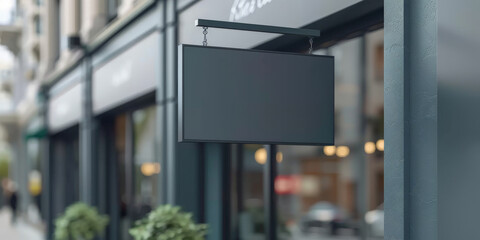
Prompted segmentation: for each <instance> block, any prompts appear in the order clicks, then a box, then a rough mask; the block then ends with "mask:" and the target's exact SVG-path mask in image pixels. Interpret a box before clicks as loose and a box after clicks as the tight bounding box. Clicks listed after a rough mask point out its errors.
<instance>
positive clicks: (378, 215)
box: [365, 204, 384, 238]
mask: <svg viewBox="0 0 480 240" xmlns="http://www.w3.org/2000/svg"><path fill="white" fill-rule="evenodd" d="M365 222H366V223H367V225H368V233H369V236H370V237H378V238H383V226H384V211H383V204H382V205H380V206H378V207H377V208H376V209H375V210H372V211H369V212H367V213H366V214H365Z"/></svg>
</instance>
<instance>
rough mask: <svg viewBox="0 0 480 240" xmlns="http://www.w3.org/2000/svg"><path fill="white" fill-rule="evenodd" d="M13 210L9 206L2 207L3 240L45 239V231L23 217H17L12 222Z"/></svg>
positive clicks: (0, 216) (0, 224) (0, 211)
mask: <svg viewBox="0 0 480 240" xmlns="http://www.w3.org/2000/svg"><path fill="white" fill-rule="evenodd" d="M10 218H11V211H10V209H8V208H3V209H0V236H1V237H0V238H1V239H2V240H3V239H5V240H44V239H45V238H44V236H43V233H42V232H41V231H40V230H38V229H36V228H35V227H33V226H31V225H30V224H28V223H27V222H26V221H25V220H23V218H21V217H19V218H17V222H16V223H15V224H13V225H12V224H11V222H10Z"/></svg>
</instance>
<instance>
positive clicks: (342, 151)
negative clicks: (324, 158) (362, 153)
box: [337, 146, 350, 157]
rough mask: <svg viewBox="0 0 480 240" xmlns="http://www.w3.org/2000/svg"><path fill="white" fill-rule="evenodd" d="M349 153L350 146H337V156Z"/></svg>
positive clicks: (344, 155)
mask: <svg viewBox="0 0 480 240" xmlns="http://www.w3.org/2000/svg"><path fill="white" fill-rule="evenodd" d="M348 154H350V148H348V147H347V146H340V147H337V156H338V157H347V156H348Z"/></svg>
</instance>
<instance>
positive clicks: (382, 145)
mask: <svg viewBox="0 0 480 240" xmlns="http://www.w3.org/2000/svg"><path fill="white" fill-rule="evenodd" d="M377 149H378V151H383V150H385V141H384V140H383V139H379V140H378V141H377Z"/></svg>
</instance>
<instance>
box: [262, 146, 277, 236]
mask: <svg viewBox="0 0 480 240" xmlns="http://www.w3.org/2000/svg"><path fill="white" fill-rule="evenodd" d="M265 149H266V150H267V162H266V163H265V165H264V166H265V171H264V176H263V189H264V190H263V192H264V197H263V201H264V206H265V236H266V239H267V240H276V239H277V197H276V195H275V177H276V176H277V161H276V159H275V157H276V155H277V146H276V145H265Z"/></svg>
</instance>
